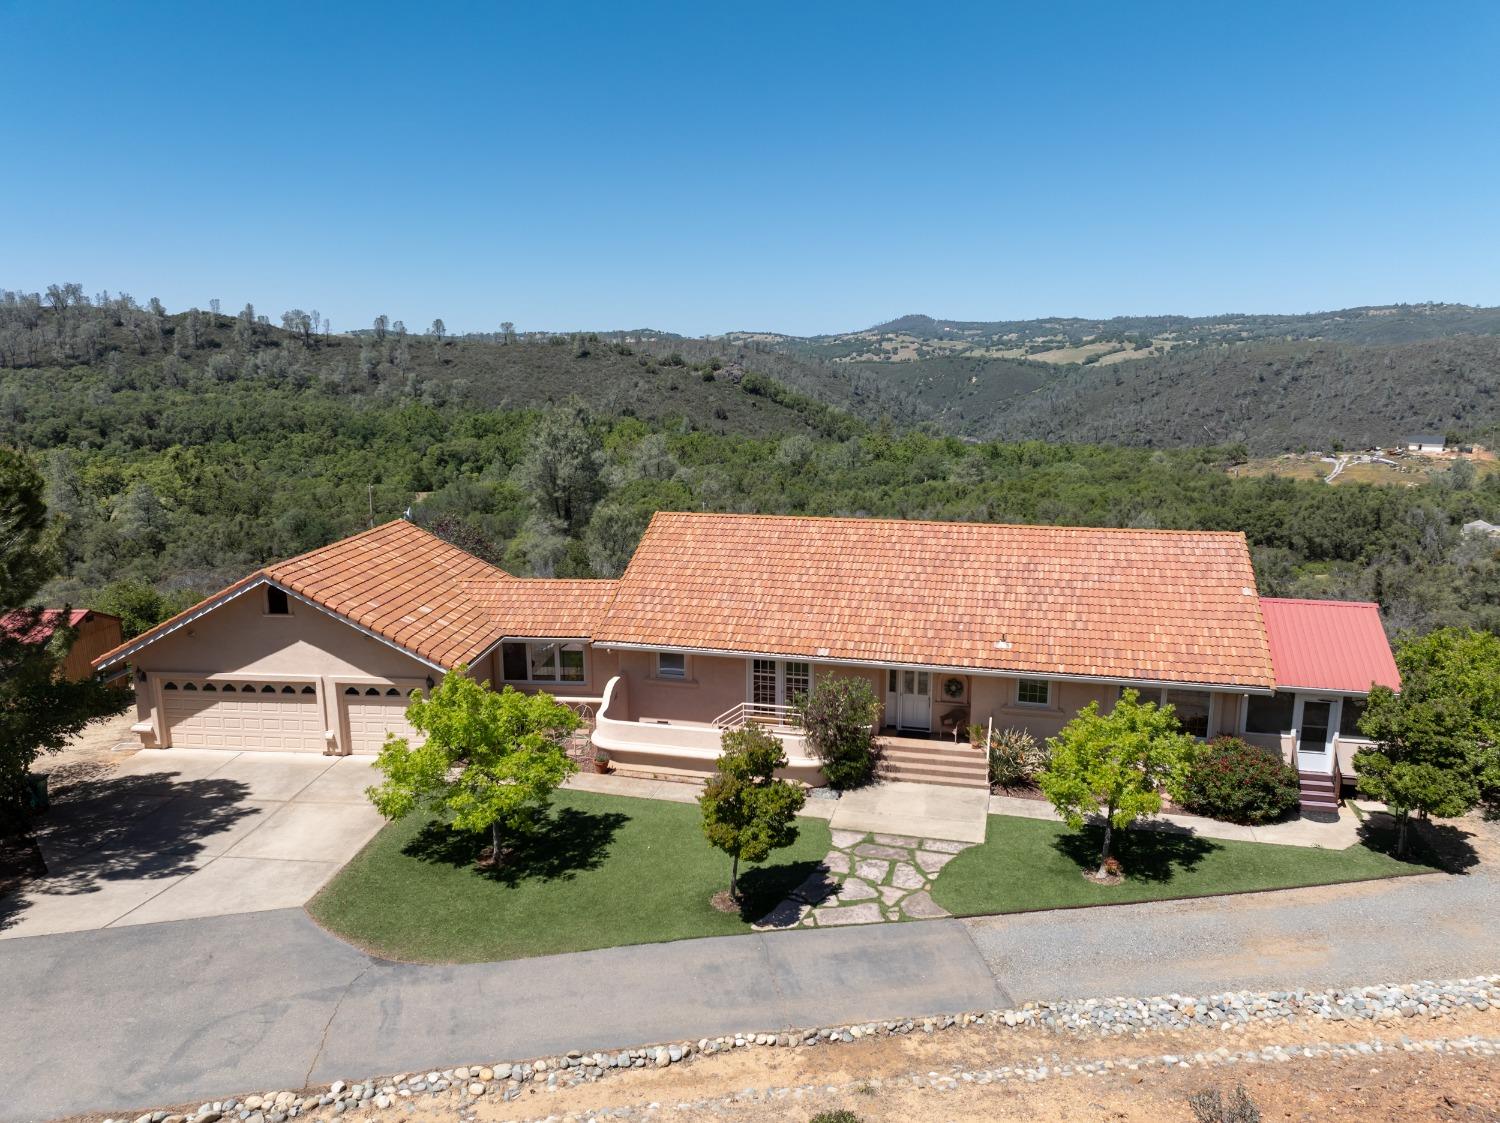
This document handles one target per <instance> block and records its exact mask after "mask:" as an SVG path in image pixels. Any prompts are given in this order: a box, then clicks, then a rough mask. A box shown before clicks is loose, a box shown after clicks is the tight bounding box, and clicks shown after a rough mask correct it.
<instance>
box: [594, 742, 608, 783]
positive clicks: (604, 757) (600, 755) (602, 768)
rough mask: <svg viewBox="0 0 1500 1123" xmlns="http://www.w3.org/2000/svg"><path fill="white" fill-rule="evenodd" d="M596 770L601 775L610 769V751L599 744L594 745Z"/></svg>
mask: <svg viewBox="0 0 1500 1123" xmlns="http://www.w3.org/2000/svg"><path fill="white" fill-rule="evenodd" d="M594 771H595V772H597V773H599V774H600V775H601V776H602V775H604V774H605V773H606V772H608V771H609V753H608V752H606V751H605V750H603V749H601V748H600V747H599V746H598V745H595V746H594Z"/></svg>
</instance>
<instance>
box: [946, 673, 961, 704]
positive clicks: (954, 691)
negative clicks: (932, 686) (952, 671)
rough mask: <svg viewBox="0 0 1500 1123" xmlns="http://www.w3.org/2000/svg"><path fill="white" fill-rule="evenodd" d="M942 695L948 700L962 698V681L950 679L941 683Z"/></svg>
mask: <svg viewBox="0 0 1500 1123" xmlns="http://www.w3.org/2000/svg"><path fill="white" fill-rule="evenodd" d="M943 693H944V694H946V695H947V696H948V697H949V698H953V699H955V700H956V699H959V698H962V697H963V696H964V680H963V679H961V678H950V679H947V680H945V681H944V683H943Z"/></svg>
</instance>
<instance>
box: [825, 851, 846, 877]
mask: <svg viewBox="0 0 1500 1123" xmlns="http://www.w3.org/2000/svg"><path fill="white" fill-rule="evenodd" d="M823 867H824V868H825V869H827V870H828V871H829V872H830V873H848V872H849V855H848V854H845V853H844V852H843V851H842V850H830V851H829V852H828V855H827V857H825V858H824V859H823Z"/></svg>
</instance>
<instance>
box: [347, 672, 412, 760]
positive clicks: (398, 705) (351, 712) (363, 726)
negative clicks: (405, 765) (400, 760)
mask: <svg viewBox="0 0 1500 1123" xmlns="http://www.w3.org/2000/svg"><path fill="white" fill-rule="evenodd" d="M413 689H414V688H413V687H402V686H393V685H390V684H385V685H381V686H346V687H344V689H343V690H342V691H341V692H340V695H339V697H340V700H341V701H342V702H343V704H344V719H345V721H346V722H347V725H346V726H345V728H347V729H348V730H349V751H350V752H354V753H378V752H379V751H380V747H381V746H382V745H384V744H385V736H386V734H387V733H394V734H395V735H396V736H397V737H405V738H406V740H407V743H408V744H412V745H417V744H420V743H421V742H422V735H421V734H420V733H418V732H417V731H416V730H415V729H413V728H412V727H411V725H410V724H409V723H408V722H407V720H406V707H407V706H408V705H410V704H411V693H412V690H413Z"/></svg>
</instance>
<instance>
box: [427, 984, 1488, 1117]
mask: <svg viewBox="0 0 1500 1123" xmlns="http://www.w3.org/2000/svg"><path fill="white" fill-rule="evenodd" d="M1403 1033H1409V1034H1411V1036H1412V1037H1413V1038H1414V1039H1416V1040H1419V1041H1421V1040H1429V1039H1437V1038H1446V1039H1450V1040H1451V1039H1454V1038H1459V1037H1464V1036H1467V1035H1479V1036H1483V1037H1487V1038H1490V1039H1493V1038H1494V1037H1495V1036H1496V1035H1497V1034H1500V1011H1486V1012H1480V1011H1468V1012H1464V1013H1460V1014H1456V1015H1453V1016H1451V1017H1446V1018H1442V1019H1433V1020H1428V1019H1422V1020H1420V1021H1418V1022H1413V1021H1411V1020H1405V1021H1402V1022H1401V1023H1400V1024H1398V1025H1390V1026H1380V1025H1374V1024H1371V1023H1369V1022H1333V1021H1323V1020H1316V1019H1297V1020H1293V1021H1290V1022H1287V1023H1283V1024H1273V1023H1252V1024H1250V1025H1247V1026H1243V1027H1240V1029H1239V1030H1237V1031H1230V1032H1225V1031H1219V1030H1210V1029H1206V1028H1201V1029H1200V1028H1195V1029H1191V1030H1172V1031H1167V1030H1155V1031H1148V1032H1144V1033H1139V1034H1134V1035H1130V1036H1129V1037H1108V1036H1102V1035H1098V1034H1093V1033H1076V1034H1059V1033H1053V1032H1051V1031H1048V1030H1042V1029H1007V1028H1005V1027H1003V1026H972V1027H969V1028H967V1029H964V1030H959V1031H948V1032H946V1033H940V1034H932V1035H925V1034H913V1035H910V1036H905V1037H877V1038H870V1039H866V1040H863V1041H857V1042H854V1043H852V1044H845V1045H832V1046H818V1047H815V1048H781V1049H753V1048H747V1049H739V1050H734V1051H732V1052H729V1053H724V1054H719V1055H717V1056H711V1057H703V1058H699V1059H696V1060H693V1061H692V1062H690V1063H687V1064H683V1065H674V1066H672V1067H671V1068H668V1069H661V1070H658V1069H640V1070H632V1071H630V1072H625V1073H618V1074H614V1075H611V1076H610V1077H609V1078H607V1079H606V1080H604V1081H602V1082H600V1083H598V1084H595V1085H585V1086H582V1087H579V1088H574V1089H568V1090H565V1091H561V1092H556V1093H548V1092H546V1091H542V1090H538V1089H528V1090H527V1091H526V1092H525V1093H523V1095H522V1097H521V1099H520V1100H519V1101H516V1102H512V1103H509V1104H506V1103H501V1102H499V1101H495V1100H487V1101H482V1102H481V1103H480V1104H478V1105H477V1106H476V1108H475V1109H474V1110H475V1112H476V1113H477V1117H478V1119H479V1120H481V1121H496V1123H498V1121H500V1120H511V1119H539V1118H543V1117H547V1116H552V1117H569V1118H580V1119H582V1118H588V1117H589V1114H590V1113H594V1114H595V1115H598V1114H602V1113H604V1112H608V1111H619V1110H620V1109H625V1108H629V1109H631V1110H632V1111H633V1112H634V1113H635V1114H633V1115H632V1116H631V1117H632V1118H661V1119H672V1120H687V1121H694V1120H704V1119H733V1120H745V1121H747V1123H770V1121H771V1120H796V1121H800V1120H808V1119H810V1118H811V1117H812V1116H813V1115H814V1114H816V1113H817V1112H820V1111H831V1110H836V1109H839V1108H844V1109H847V1110H850V1111H853V1112H854V1113H855V1114H856V1115H857V1116H859V1117H860V1118H861V1119H862V1120H868V1121H875V1120H901V1121H903V1123H936V1121H937V1120H960V1119H981V1118H998V1119H1047V1120H1052V1119H1076V1120H1095V1119H1100V1120H1132V1121H1133V1120H1140V1121H1142V1123H1164V1121H1168V1120H1190V1119H1191V1118H1192V1115H1191V1112H1190V1110H1189V1108H1188V1106H1187V1097H1188V1096H1189V1095H1191V1094H1193V1093H1194V1092H1198V1091H1201V1090H1203V1089H1205V1088H1219V1089H1220V1090H1221V1091H1223V1092H1226V1093H1227V1092H1228V1090H1229V1089H1231V1088H1232V1087H1233V1086H1234V1085H1235V1084H1236V1083H1243V1084H1244V1085H1245V1087H1246V1090H1247V1091H1248V1092H1249V1093H1250V1096H1251V1099H1252V1100H1253V1101H1254V1102H1255V1103H1256V1105H1257V1106H1258V1107H1259V1108H1260V1110H1261V1112H1262V1114H1263V1116H1264V1118H1265V1119H1267V1120H1270V1119H1299V1120H1300V1119H1329V1118H1332V1119H1346V1118H1348V1119H1355V1118H1357V1119H1361V1120H1384V1119H1391V1120H1396V1119H1435V1120H1500V1059H1497V1058H1495V1057H1474V1056H1464V1055H1460V1054H1446V1053H1428V1052H1423V1053H1405V1052H1387V1053H1379V1054H1372V1055H1369V1056H1360V1057H1357V1058H1336V1057H1295V1058H1292V1059H1290V1060H1287V1061H1282V1062H1275V1063H1271V1062H1268V1063H1259V1064H1245V1063H1240V1064H1234V1065H1207V1066H1201V1067H1200V1066H1195V1067H1191V1068H1176V1067H1166V1066H1161V1065H1156V1066H1153V1067H1150V1068H1142V1069H1141V1070H1139V1071H1129V1070H1127V1069H1125V1068H1124V1066H1123V1064H1122V1062H1124V1061H1128V1060H1129V1059H1130V1058H1145V1057H1160V1056H1161V1055H1163V1054H1173V1055H1176V1054H1181V1055H1184V1056H1190V1055H1192V1054H1194V1053H1197V1052H1212V1051H1213V1050H1215V1049H1218V1048H1220V1047H1224V1048H1226V1049H1228V1050H1230V1051H1231V1052H1237V1051H1241V1050H1249V1049H1259V1048H1263V1047H1267V1046H1271V1045H1277V1046H1283V1047H1287V1048H1290V1047H1292V1046H1294V1045H1316V1044H1318V1043H1326V1044H1340V1043H1347V1042H1369V1043H1372V1044H1373V1043H1374V1042H1376V1041H1379V1042H1381V1043H1383V1044H1384V1045H1386V1046H1388V1047H1397V1046H1399V1043H1400V1041H1401V1038H1402V1034H1403ZM1106 1059H1108V1060H1111V1061H1114V1062H1115V1063H1116V1066H1117V1067H1116V1069H1115V1070H1113V1071H1111V1072H1104V1073H1099V1074H1096V1075H1084V1074H1077V1075H1067V1076H1053V1077H1049V1078H1048V1079H1045V1080H1041V1081H1036V1082H1031V1081H1027V1080H1024V1079H1017V1080H1010V1081H1004V1082H996V1083H992V1084H974V1083H968V1082H963V1081H959V1082H958V1083H957V1085H956V1087H954V1088H953V1089H952V1090H944V1089H941V1088H933V1087H912V1086H910V1085H909V1084H907V1083H905V1081H904V1078H906V1077H910V1076H914V1075H915V1076H922V1077H932V1076H941V1075H944V1074H949V1073H957V1072H976V1071H983V1070H994V1069H998V1068H1003V1067H1007V1066H1015V1067H1030V1066H1036V1065H1048V1066H1050V1067H1051V1069H1053V1070H1056V1069H1059V1068H1061V1067H1063V1066H1067V1065H1076V1064H1085V1063H1090V1062H1098V1061H1102V1060H1106ZM778 1089H789V1091H787V1092H784V1093H778V1092H776V1091H775V1090H778ZM726 1097H730V1098H734V1097H739V1098H738V1099H732V1102H730V1103H727V1104H726V1103H724V1102H723V1101H724V1099H725V1098H726ZM701 1101H716V1102H713V1103H707V1104H705V1103H702V1102H701ZM653 1104H654V1105H658V1110H656V1111H652V1110H650V1109H649V1105H653ZM451 1113H452V1105H451V1104H442V1102H441V1101H438V1102H435V1103H433V1104H431V1105H430V1106H429V1105H428V1104H422V1105H420V1106H419V1107H418V1108H417V1111H416V1112H415V1114H416V1117H417V1118H428V1117H431V1118H436V1117H437V1116H439V1115H445V1116H451Z"/></svg>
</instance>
